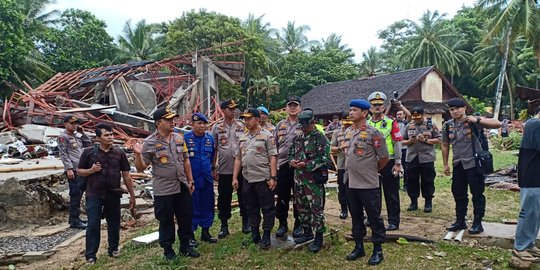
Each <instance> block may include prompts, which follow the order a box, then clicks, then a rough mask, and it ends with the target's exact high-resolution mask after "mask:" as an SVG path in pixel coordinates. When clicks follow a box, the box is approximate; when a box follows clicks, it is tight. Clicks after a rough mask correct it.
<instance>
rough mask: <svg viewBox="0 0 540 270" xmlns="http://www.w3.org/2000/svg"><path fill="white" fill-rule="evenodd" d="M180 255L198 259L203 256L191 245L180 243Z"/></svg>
mask: <svg viewBox="0 0 540 270" xmlns="http://www.w3.org/2000/svg"><path fill="white" fill-rule="evenodd" d="M180 254H182V255H183V256H186V257H191V258H198V257H199V256H201V254H199V252H197V251H196V250H195V249H193V247H192V246H190V245H189V243H187V244H186V243H182V242H181V243H180Z"/></svg>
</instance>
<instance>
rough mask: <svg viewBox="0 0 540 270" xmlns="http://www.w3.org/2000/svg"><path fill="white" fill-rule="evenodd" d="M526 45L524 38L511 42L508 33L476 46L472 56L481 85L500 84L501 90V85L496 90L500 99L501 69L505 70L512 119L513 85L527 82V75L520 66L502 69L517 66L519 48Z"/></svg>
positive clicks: (489, 86)
mask: <svg viewBox="0 0 540 270" xmlns="http://www.w3.org/2000/svg"><path fill="white" fill-rule="evenodd" d="M525 45H526V42H525V40H523V39H518V40H516V41H514V42H513V43H512V44H509V43H508V38H507V35H503V36H502V37H496V38H492V39H490V40H489V42H488V43H486V42H484V43H480V44H479V45H478V46H476V48H475V51H474V56H473V58H472V62H473V65H472V71H473V72H474V73H475V75H477V76H478V77H479V78H482V79H481V80H480V81H479V82H478V83H479V86H480V87H484V88H487V89H493V88H494V87H495V86H500V91H498V90H499V87H497V90H496V93H497V95H498V94H500V95H501V96H498V99H499V100H500V99H501V98H502V88H503V86H504V85H503V84H501V75H500V71H501V70H504V73H503V77H502V78H503V79H504V80H506V85H507V88H508V94H509V97H510V111H511V113H510V115H511V117H512V119H513V117H514V114H513V111H514V104H513V86H514V85H516V83H522V82H525V81H526V77H525V76H524V75H525V74H523V72H522V71H521V69H519V68H508V69H507V68H505V69H501V66H502V65H506V66H509V67H517V66H518V55H519V51H518V48H519V49H523V48H524V46H525ZM505 63H506V64H505ZM503 82H504V81H503ZM499 105H500V102H499Z"/></svg>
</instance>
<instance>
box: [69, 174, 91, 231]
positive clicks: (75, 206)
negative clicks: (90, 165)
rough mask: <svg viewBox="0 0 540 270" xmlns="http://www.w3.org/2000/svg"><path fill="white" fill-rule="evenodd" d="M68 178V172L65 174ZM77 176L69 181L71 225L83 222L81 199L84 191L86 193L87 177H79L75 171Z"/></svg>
mask: <svg viewBox="0 0 540 270" xmlns="http://www.w3.org/2000/svg"><path fill="white" fill-rule="evenodd" d="M64 174H65V175H66V176H67V172H66V173H64ZM73 174H74V175H75V176H74V178H73V179H72V180H69V179H68V186H69V224H71V223H74V222H78V221H80V220H81V218H80V215H81V199H82V195H83V193H84V191H86V177H81V176H79V175H77V171H76V170H73Z"/></svg>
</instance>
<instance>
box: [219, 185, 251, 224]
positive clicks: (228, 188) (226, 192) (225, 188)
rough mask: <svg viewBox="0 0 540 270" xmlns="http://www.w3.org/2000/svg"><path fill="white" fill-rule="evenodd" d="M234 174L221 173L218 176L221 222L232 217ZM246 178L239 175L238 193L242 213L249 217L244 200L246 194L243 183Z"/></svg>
mask: <svg viewBox="0 0 540 270" xmlns="http://www.w3.org/2000/svg"><path fill="white" fill-rule="evenodd" d="M232 178H233V175H232V174H220V175H219V176H218V203H217V208H218V218H219V219H220V220H221V223H226V222H227V220H229V219H230V218H231V202H232V194H233V191H234V189H233V186H232ZM243 184H244V180H243V178H242V175H240V176H239V177H238V191H237V192H236V195H237V196H238V205H239V207H240V215H241V216H243V217H247V211H246V204H245V202H244V195H243V194H242V185H243Z"/></svg>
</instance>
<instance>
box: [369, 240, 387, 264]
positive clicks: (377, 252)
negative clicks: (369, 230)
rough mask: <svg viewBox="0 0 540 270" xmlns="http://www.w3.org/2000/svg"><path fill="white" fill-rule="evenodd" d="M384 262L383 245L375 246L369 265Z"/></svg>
mask: <svg viewBox="0 0 540 270" xmlns="http://www.w3.org/2000/svg"><path fill="white" fill-rule="evenodd" d="M383 260H384V256H383V253H382V246H381V243H377V244H375V243H374V244H373V254H371V257H370V258H369V260H368V264H369V265H377V264H379V263H381V262H382V261H383Z"/></svg>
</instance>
